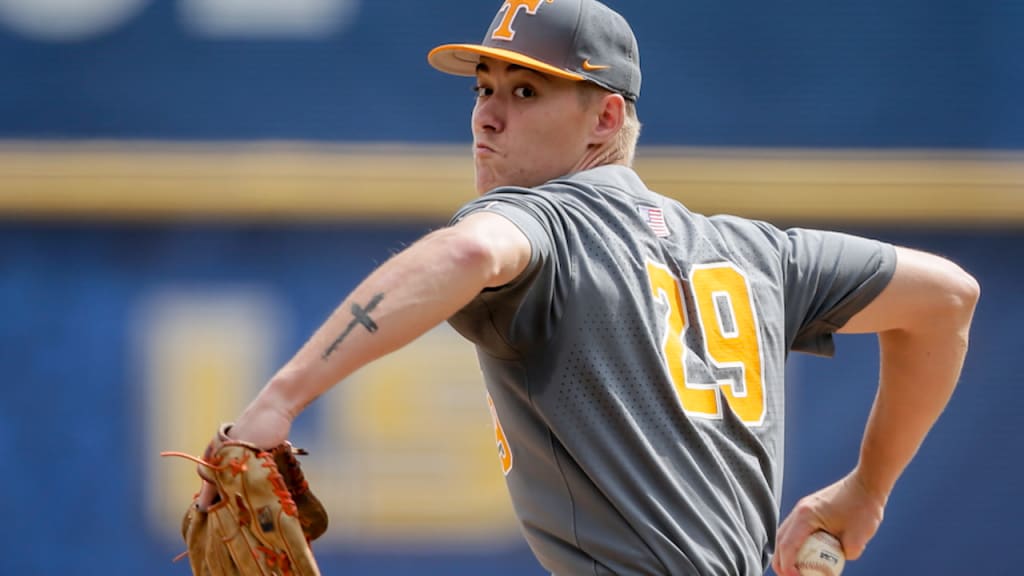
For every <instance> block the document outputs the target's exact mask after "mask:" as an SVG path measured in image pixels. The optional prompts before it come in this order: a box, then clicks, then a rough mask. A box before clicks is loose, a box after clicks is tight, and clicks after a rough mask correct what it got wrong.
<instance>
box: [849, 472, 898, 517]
mask: <svg viewBox="0 0 1024 576" xmlns="http://www.w3.org/2000/svg"><path fill="white" fill-rule="evenodd" d="M850 479H851V480H852V481H853V484H854V486H855V487H856V488H857V490H858V491H859V492H860V493H861V497H862V498H864V499H865V500H867V501H868V502H869V503H871V504H873V505H874V506H875V507H876V508H877V509H879V510H884V509H885V505H886V504H887V503H888V502H889V494H891V493H892V489H893V482H890V481H886V480H884V479H883V478H882V477H881V475H880V474H877V473H872V471H871V469H870V468H869V467H867V466H865V465H863V463H861V464H858V465H857V467H856V468H854V470H853V472H852V473H851V474H850Z"/></svg>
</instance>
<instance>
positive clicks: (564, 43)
mask: <svg viewBox="0 0 1024 576" xmlns="http://www.w3.org/2000/svg"><path fill="white" fill-rule="evenodd" d="M481 56H488V57H491V58H496V59H498V60H503V61H506V62H512V63H514V64H518V65H520V66H524V67H526V68H530V69H531V70H536V71H538V72H543V73H545V74H550V75H552V76H557V77H559V78H566V79H569V80H577V81H588V82H593V83H594V84H597V85H598V86H602V87H604V88H606V89H608V90H611V91H612V92H617V93H619V94H622V95H623V96H624V97H625V98H627V99H629V100H633V101H635V100H636V99H637V98H639V97H640V50H639V48H638V47H637V43H636V37H635V36H634V35H633V30H632V29H631V28H630V27H629V23H628V22H626V19H625V18H623V17H622V16H621V15H619V14H618V13H617V12H615V11H614V10H612V9H611V8H608V7H607V6H605V5H604V4H601V3H600V2H597V0H506V1H505V2H504V3H502V5H501V7H500V8H499V9H498V14H497V15H496V16H495V17H494V21H493V22H491V27H490V28H488V29H487V36H485V37H484V41H483V42H482V43H481V44H445V45H443V46H438V47H437V48H434V49H433V50H431V51H430V54H429V55H428V56H427V59H428V60H429V61H430V64H431V65H432V66H433V67H434V68H437V69H438V70H440V71H442V72H447V73H449V74H456V75H458V76H474V75H476V66H477V64H479V63H480V57H481Z"/></svg>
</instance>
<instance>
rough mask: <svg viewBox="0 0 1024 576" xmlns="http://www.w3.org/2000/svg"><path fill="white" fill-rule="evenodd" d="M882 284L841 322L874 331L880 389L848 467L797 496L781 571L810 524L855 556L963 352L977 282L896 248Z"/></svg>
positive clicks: (931, 258)
mask: <svg viewBox="0 0 1024 576" xmlns="http://www.w3.org/2000/svg"><path fill="white" fill-rule="evenodd" d="M896 254H897V263H896V269H895V272H894V274H893V277H892V279H891V280H890V281H889V284H888V285H887V286H886V288H885V289H883V290H882V292H881V293H880V294H879V295H878V296H877V297H876V298H875V299H874V300H873V301H872V302H871V303H870V304H868V305H867V306H865V307H864V308H863V309H862V310H861V311H860V312H858V313H857V314H855V315H854V316H853V317H852V318H850V320H849V321H848V322H847V323H846V324H845V325H844V326H843V328H842V329H841V330H840V332H843V333H877V334H878V340H879V345H880V353H881V369H880V375H879V386H878V392H877V396H876V398H875V402H874V405H873V406H872V410H871V414H870V416H869V418H868V423H867V425H866V427H865V431H864V437H863V441H862V444H861V451H860V458H859V460H858V463H857V466H856V467H855V469H854V470H853V471H852V472H851V473H850V474H849V475H847V476H846V477H845V478H843V479H842V480H840V481H839V482H837V483H836V484H834V485H832V486H829V487H827V488H825V489H823V490H821V491H819V492H816V493H814V494H811V495H810V496H807V497H806V498H803V499H802V500H801V501H800V502H799V503H798V504H797V506H796V507H795V508H794V509H793V511H792V512H791V514H790V515H789V517H787V519H786V521H784V522H783V524H782V526H781V527H780V529H779V536H778V540H777V546H776V558H775V561H774V562H773V564H774V565H775V569H776V572H777V573H779V574H780V575H781V576H788V575H790V574H796V572H795V571H794V570H793V567H792V562H793V559H794V558H795V555H796V552H797V550H798V549H799V547H800V545H801V544H802V543H803V541H804V540H805V539H806V538H807V536H808V535H810V534H811V533H812V532H814V531H815V530H818V529H824V530H826V531H829V532H832V533H833V534H835V535H836V536H837V537H839V539H840V540H841V541H842V543H843V548H844V550H845V552H846V555H847V556H848V557H849V558H851V559H855V558H857V557H858V556H860V555H861V553H862V552H863V550H864V547H865V546H866V545H867V542H868V540H870V538H871V537H872V536H873V535H874V534H875V532H876V531H877V529H878V526H879V525H880V523H881V521H882V515H883V513H884V509H885V504H886V502H887V501H888V498H889V495H890V493H891V492H892V490H893V487H894V486H895V484H896V481H897V480H898V478H899V477H900V475H901V474H902V473H903V470H904V469H905V468H906V466H907V465H908V464H909V463H910V461H911V459H913V457H914V454H915V453H916V452H917V450H918V448H919V447H920V446H921V443H922V442H923V441H924V438H925V436H926V435H927V434H928V431H929V430H930V429H931V427H932V425H933V424H934V423H935V421H936V420H937V419H938V417H939V415H940V414H941V413H942V411H943V410H944V408H945V406H946V404H947V402H948V401H949V399H950V397H951V396H952V394H953V390H954V388H955V387H956V384H957V381H958V380H959V377H960V370H961V367H962V366H963V362H964V358H965V355H966V353H967V345H968V333H969V331H970V326H971V320H972V318H973V315H974V308H975V305H976V303H977V301H978V298H979V295H980V288H979V286H978V283H977V281H976V280H975V279H974V278H973V277H971V276H970V275H969V274H968V273H966V272H964V271H963V270H962V269H961V268H960V267H959V266H957V265H956V264H954V263H952V262H950V261H949V260H946V259H944V258H941V257H938V256H935V255H932V254H927V253H924V252H918V251H915V250H910V249H907V248H897V249H896Z"/></svg>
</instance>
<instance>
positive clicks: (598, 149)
mask: <svg viewBox="0 0 1024 576" xmlns="http://www.w3.org/2000/svg"><path fill="white" fill-rule="evenodd" d="M609 164H619V165H622V166H629V163H628V162H626V159H625V158H623V156H622V154H621V153H619V152H618V151H617V150H616V149H615V146H614V145H612V143H611V142H606V143H604V144H599V145H596V146H592V147H590V148H588V149H587V151H586V152H584V154H583V156H582V157H580V159H579V161H578V162H577V163H576V165H575V166H574V167H573V173H576V172H583V171H584V170H590V169H591V168H597V167H598V166H607V165H609Z"/></svg>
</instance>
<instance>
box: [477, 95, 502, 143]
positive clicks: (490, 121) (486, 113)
mask: <svg viewBox="0 0 1024 576" xmlns="http://www.w3.org/2000/svg"><path fill="white" fill-rule="evenodd" d="M504 129H505V115H504V104H503V103H502V101H501V99H500V98H496V97H491V98H487V99H481V100H477V102H476V106H475V107H474V108H473V133H474V134H478V133H487V132H492V133H493V132H502V131H503V130H504Z"/></svg>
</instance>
